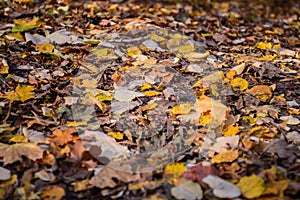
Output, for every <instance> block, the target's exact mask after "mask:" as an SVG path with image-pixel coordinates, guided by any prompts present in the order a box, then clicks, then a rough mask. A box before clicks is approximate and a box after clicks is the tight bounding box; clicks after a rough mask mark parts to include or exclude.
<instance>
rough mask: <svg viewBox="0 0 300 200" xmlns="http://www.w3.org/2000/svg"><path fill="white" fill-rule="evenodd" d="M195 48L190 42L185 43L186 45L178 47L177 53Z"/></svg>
mask: <svg viewBox="0 0 300 200" xmlns="http://www.w3.org/2000/svg"><path fill="white" fill-rule="evenodd" d="M194 50H195V48H194V45H192V44H187V45H183V46H180V47H178V52H179V53H188V52H191V51H194Z"/></svg>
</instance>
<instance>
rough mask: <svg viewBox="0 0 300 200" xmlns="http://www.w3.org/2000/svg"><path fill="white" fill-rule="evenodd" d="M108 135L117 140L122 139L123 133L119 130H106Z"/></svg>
mask: <svg viewBox="0 0 300 200" xmlns="http://www.w3.org/2000/svg"><path fill="white" fill-rule="evenodd" d="M107 135H108V136H111V137H113V138H115V139H117V140H122V139H123V134H122V133H120V132H108V133H107Z"/></svg>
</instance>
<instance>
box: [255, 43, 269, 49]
mask: <svg viewBox="0 0 300 200" xmlns="http://www.w3.org/2000/svg"><path fill="white" fill-rule="evenodd" d="M256 47H257V48H258V49H262V50H266V49H271V48H272V43H271V42H268V43H265V42H259V43H258V44H257V46H256Z"/></svg>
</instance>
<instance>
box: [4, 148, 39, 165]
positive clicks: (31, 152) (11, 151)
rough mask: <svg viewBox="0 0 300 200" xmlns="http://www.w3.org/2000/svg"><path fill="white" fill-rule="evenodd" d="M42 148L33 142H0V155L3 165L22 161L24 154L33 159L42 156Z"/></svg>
mask: <svg viewBox="0 0 300 200" xmlns="http://www.w3.org/2000/svg"><path fill="white" fill-rule="evenodd" d="M43 152H44V150H43V149H41V148H40V147H39V146H38V145H36V144H35V143H20V144H11V145H7V144H3V143H0V157H2V158H3V162H4V165H7V164H10V163H14V162H16V161H22V160H23V159H22V156H25V157H27V158H29V159H31V160H33V161H35V160H37V159H41V158H43Z"/></svg>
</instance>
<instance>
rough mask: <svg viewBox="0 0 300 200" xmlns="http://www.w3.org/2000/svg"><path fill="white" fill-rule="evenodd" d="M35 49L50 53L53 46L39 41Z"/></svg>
mask: <svg viewBox="0 0 300 200" xmlns="http://www.w3.org/2000/svg"><path fill="white" fill-rule="evenodd" d="M35 49H36V50H37V51H38V52H40V53H46V54H50V53H52V51H53V49H54V46H53V45H52V44H49V43H41V44H37V45H36V46H35Z"/></svg>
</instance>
